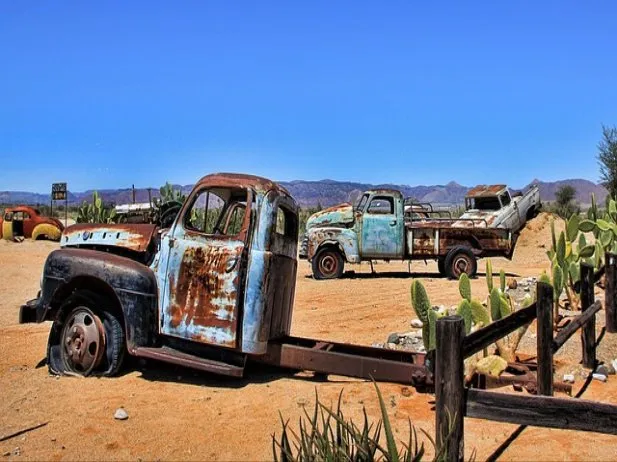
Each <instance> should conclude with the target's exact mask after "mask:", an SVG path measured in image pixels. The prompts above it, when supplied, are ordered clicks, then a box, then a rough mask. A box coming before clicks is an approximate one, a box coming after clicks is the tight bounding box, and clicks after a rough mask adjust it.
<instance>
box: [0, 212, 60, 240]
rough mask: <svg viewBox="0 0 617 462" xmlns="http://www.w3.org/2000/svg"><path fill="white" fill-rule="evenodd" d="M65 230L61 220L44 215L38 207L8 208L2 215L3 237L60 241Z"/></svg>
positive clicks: (0, 236)
mask: <svg viewBox="0 0 617 462" xmlns="http://www.w3.org/2000/svg"><path fill="white" fill-rule="evenodd" d="M63 230H64V226H63V225H62V223H61V222H60V220H58V219H56V218H51V217H44V216H43V215H41V212H39V210H38V209H35V208H33V207H28V206H26V205H20V206H17V207H10V208H7V209H6V210H5V211H4V214H3V215H2V216H0V238H1V239H7V240H15V239H18V238H26V239H34V240H39V239H47V240H51V241H58V240H60V235H61V234H62V231H63Z"/></svg>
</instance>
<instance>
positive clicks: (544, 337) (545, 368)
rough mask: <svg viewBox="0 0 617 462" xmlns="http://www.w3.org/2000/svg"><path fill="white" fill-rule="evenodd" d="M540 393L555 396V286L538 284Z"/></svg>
mask: <svg viewBox="0 0 617 462" xmlns="http://www.w3.org/2000/svg"><path fill="white" fill-rule="evenodd" d="M536 290H537V297H536V298H537V301H536V310H537V315H538V324H537V329H538V332H537V336H536V338H537V341H538V395H546V396H553V288H552V287H551V286H550V285H549V284H546V283H544V282H538V285H537V289H536Z"/></svg>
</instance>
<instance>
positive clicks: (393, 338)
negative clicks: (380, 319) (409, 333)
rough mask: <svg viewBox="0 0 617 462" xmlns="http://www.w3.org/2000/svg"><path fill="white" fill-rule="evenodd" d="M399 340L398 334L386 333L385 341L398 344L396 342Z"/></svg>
mask: <svg viewBox="0 0 617 462" xmlns="http://www.w3.org/2000/svg"><path fill="white" fill-rule="evenodd" d="M400 341H401V339H400V337H399V336H398V334H397V333H396V332H395V333H392V334H390V335H388V340H387V342H386V343H394V344H396V345H398V343H399V342H400Z"/></svg>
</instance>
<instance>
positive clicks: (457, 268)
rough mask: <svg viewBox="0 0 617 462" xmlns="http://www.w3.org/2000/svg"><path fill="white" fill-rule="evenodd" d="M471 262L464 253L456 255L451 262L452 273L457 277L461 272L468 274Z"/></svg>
mask: <svg viewBox="0 0 617 462" xmlns="http://www.w3.org/2000/svg"><path fill="white" fill-rule="evenodd" d="M471 264H472V263H471V261H469V258H468V257H467V256H466V255H457V256H456V257H455V258H454V262H453V263H452V268H453V270H454V271H453V273H454V275H455V276H456V277H459V276H460V275H461V274H463V273H466V274H469V272H470V271H471Z"/></svg>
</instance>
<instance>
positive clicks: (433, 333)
mask: <svg viewBox="0 0 617 462" xmlns="http://www.w3.org/2000/svg"><path fill="white" fill-rule="evenodd" d="M427 319H428V321H427V322H426V323H424V324H423V325H422V343H424V348H425V349H426V351H431V350H434V349H435V338H436V337H437V314H436V313H435V311H434V310H433V309H432V308H431V309H429V311H428V316H427Z"/></svg>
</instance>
